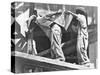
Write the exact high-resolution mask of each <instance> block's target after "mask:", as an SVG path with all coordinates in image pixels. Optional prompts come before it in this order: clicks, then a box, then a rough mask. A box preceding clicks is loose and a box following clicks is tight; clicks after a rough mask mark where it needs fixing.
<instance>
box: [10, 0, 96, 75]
mask: <svg viewBox="0 0 100 75" xmlns="http://www.w3.org/2000/svg"><path fill="white" fill-rule="evenodd" d="M97 11H98V7H96V6H85V5H69V4H56V3H55V4H52V3H37V2H12V3H11V72H13V73H34V72H51V71H68V70H87V69H96V68H97V52H98V51H97V50H98V48H97V47H98V45H97V43H98V35H97V34H98V32H97V30H98V22H97V21H98V20H97V16H98V14H97Z"/></svg>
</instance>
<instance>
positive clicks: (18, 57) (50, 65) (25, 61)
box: [12, 51, 94, 73]
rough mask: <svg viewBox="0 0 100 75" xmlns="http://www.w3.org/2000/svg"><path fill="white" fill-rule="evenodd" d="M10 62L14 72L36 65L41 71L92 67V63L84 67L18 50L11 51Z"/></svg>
mask: <svg viewBox="0 0 100 75" xmlns="http://www.w3.org/2000/svg"><path fill="white" fill-rule="evenodd" d="M14 61H15V62H14ZM12 64H13V65H12V66H13V67H12V72H15V73H25V72H28V71H27V70H29V69H34V68H36V67H39V68H42V69H44V70H42V71H61V70H81V69H93V68H94V65H92V66H91V67H84V66H80V65H76V64H71V63H67V62H63V61H58V60H55V59H49V58H45V57H41V56H35V55H30V54H26V53H22V52H18V51H15V52H12ZM15 67H16V68H15ZM14 68H15V69H14ZM42 71H41V72H42Z"/></svg>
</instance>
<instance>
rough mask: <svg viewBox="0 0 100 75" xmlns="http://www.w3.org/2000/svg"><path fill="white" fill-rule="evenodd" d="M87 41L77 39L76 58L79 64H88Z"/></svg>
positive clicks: (81, 38)
mask: <svg viewBox="0 0 100 75" xmlns="http://www.w3.org/2000/svg"><path fill="white" fill-rule="evenodd" d="M87 47H88V39H85V38H84V37H80V38H78V39H77V56H78V62H79V64H85V63H89V62H90V60H89V58H88V56H87Z"/></svg>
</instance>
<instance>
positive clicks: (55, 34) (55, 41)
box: [51, 24, 65, 61]
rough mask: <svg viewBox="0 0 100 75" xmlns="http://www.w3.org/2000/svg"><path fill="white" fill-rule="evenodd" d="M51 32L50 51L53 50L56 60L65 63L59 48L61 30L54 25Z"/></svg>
mask: <svg viewBox="0 0 100 75" xmlns="http://www.w3.org/2000/svg"><path fill="white" fill-rule="evenodd" d="M51 30H52V33H51V49H52V50H53V52H54V54H55V56H56V59H59V60H62V61H65V57H64V54H63V51H62V48H61V28H60V27H59V26H58V25H57V24H55V25H54V26H53V27H52V28H51Z"/></svg>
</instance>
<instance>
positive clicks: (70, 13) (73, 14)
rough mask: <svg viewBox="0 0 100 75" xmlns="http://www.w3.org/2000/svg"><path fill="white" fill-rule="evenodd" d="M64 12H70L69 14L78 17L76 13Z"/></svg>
mask: <svg viewBox="0 0 100 75" xmlns="http://www.w3.org/2000/svg"><path fill="white" fill-rule="evenodd" d="M66 14H71V15H73V16H75V17H78V15H77V14H75V13H73V12H71V11H67V12H66Z"/></svg>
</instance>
